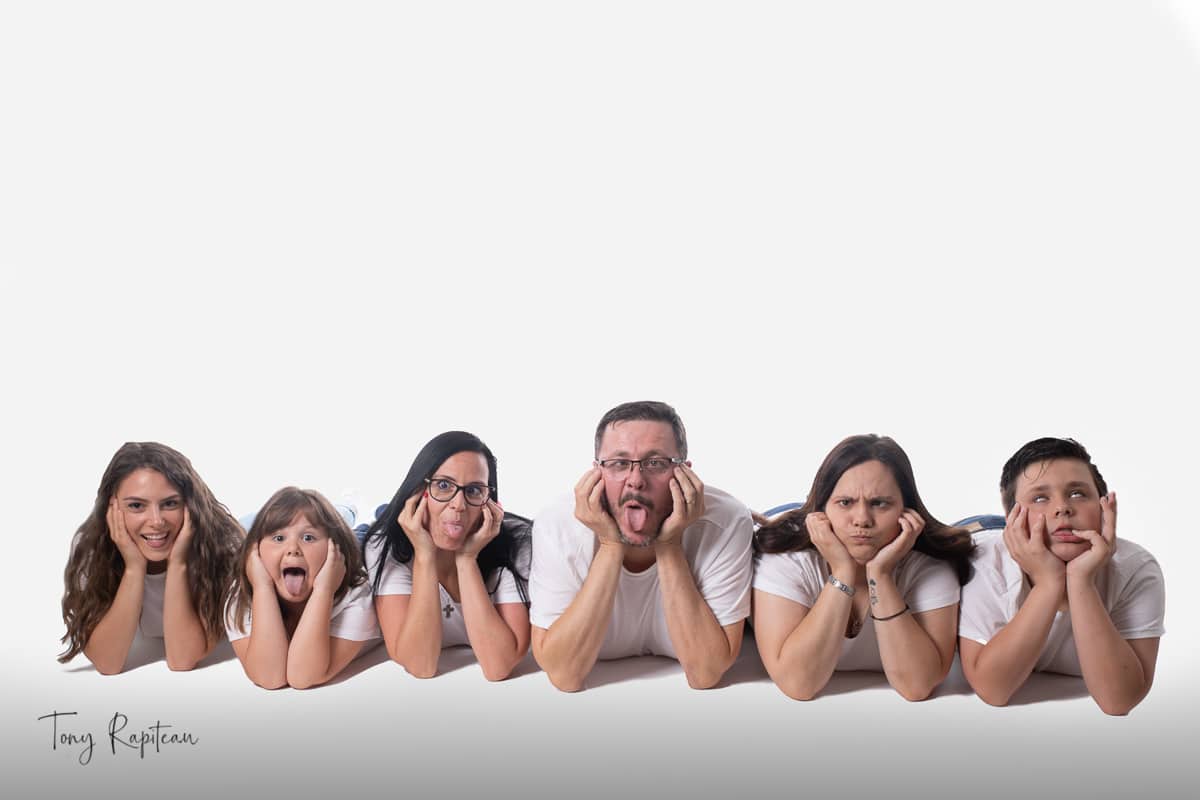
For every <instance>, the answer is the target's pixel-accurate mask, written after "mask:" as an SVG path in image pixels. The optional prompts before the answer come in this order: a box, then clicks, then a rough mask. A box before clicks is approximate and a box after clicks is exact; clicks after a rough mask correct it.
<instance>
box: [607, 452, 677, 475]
mask: <svg viewBox="0 0 1200 800" xmlns="http://www.w3.org/2000/svg"><path fill="white" fill-rule="evenodd" d="M682 463H684V461H683V459H682V458H668V457H667V456H651V457H650V458H603V459H600V460H599V461H597V462H596V464H597V466H599V467H600V469H602V470H604V472H605V474H606V475H610V476H611V477H614V478H622V477H624V476H626V475H628V474H629V471H630V470H632V469H633V465H634V464H637V465H638V468H639V469H640V470H641V471H642V474H643V475H662V474H663V473H664V472H667V471H668V470H671V469H674V468H675V467H677V466H678V465H680V464H682Z"/></svg>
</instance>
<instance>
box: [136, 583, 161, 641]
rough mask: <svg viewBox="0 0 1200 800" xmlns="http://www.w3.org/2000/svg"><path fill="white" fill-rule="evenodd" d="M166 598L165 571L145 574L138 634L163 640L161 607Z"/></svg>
mask: <svg viewBox="0 0 1200 800" xmlns="http://www.w3.org/2000/svg"><path fill="white" fill-rule="evenodd" d="M166 597H167V571H166V570H163V571H162V572H154V573H150V572H147V573H146V579H145V580H144V581H143V582H142V615H141V617H139V618H138V632H140V633H141V634H142V636H151V637H154V638H157V639H161V638H163V605H164V604H165V603H166Z"/></svg>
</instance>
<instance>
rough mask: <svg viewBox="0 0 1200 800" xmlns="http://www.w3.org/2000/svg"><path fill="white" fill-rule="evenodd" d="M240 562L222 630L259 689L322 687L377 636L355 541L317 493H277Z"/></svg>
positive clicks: (257, 521) (291, 489) (259, 518)
mask: <svg viewBox="0 0 1200 800" xmlns="http://www.w3.org/2000/svg"><path fill="white" fill-rule="evenodd" d="M242 563H243V564H245V570H244V571H243V573H242V575H241V576H240V577H239V578H238V579H237V581H236V583H234V585H233V586H232V587H231V590H230V596H229V601H228V615H227V618H226V631H227V633H228V634H229V641H230V643H232V645H233V652H234V653H236V654H237V657H238V658H239V659H240V660H241V662H242V667H243V668H244V669H245V670H246V675H247V677H249V678H250V680H252V681H254V682H255V683H256V684H258V685H259V686H262V687H263V688H264V689H278V688H280V687H282V686H292V687H294V688H297V689H307V688H309V687H311V686H318V685H320V684H322V683H325V682H327V681H329V680H330V679H332V678H333V677H334V676H336V675H337V674H338V673H339V672H341V671H342V670H343V669H345V668H346V666H347V665H348V664H349V663H350V662H351V661H352V660H353V659H354V657H355V656H356V655H358V653H359V651H360V650H361V649H362V647H363V643H364V642H366V641H367V640H369V639H374V638H377V637H378V636H379V629H378V625H377V624H376V622H375V609H374V608H373V607H372V605H371V589H370V587H369V586H368V585H367V582H366V581H367V574H366V571H365V570H364V569H363V565H362V557H361V556H360V554H359V550H358V542H357V540H356V539H355V538H354V534H352V533H351V532H350V527H349V526H348V525H347V524H346V521H345V520H344V519H343V518H342V516H341V515H340V514H338V512H337V511H336V510H335V509H334V508H333V506H332V505H330V503H329V501H328V500H326V499H325V498H324V497H322V496H321V495H320V494H318V493H317V492H313V491H307V490H303V489H297V488H296V487H294V486H288V487H286V488H283V489H280V490H279V491H278V492H276V493H275V494H274V495H273V496H272V497H271V499H270V500H268V501H267V504H266V505H265V506H263V508H262V510H261V511H259V512H258V515H257V516H256V517H255V519H254V523H253V524H252V525H251V526H250V531H249V533H248V534H247V535H246V541H245V543H244V545H243V546H242Z"/></svg>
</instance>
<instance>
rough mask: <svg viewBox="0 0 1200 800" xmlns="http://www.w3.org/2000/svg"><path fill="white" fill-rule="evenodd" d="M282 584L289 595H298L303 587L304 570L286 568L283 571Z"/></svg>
mask: <svg viewBox="0 0 1200 800" xmlns="http://www.w3.org/2000/svg"><path fill="white" fill-rule="evenodd" d="M283 586H284V588H285V589H287V590H288V594H290V595H299V594H300V592H301V590H303V589H304V570H299V569H288V570H284V573H283Z"/></svg>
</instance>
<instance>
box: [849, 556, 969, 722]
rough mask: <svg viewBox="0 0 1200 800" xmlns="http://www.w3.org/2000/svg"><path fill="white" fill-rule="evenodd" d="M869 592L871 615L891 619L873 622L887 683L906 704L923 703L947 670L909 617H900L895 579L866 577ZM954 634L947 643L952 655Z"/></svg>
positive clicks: (901, 599) (900, 598)
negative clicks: (917, 701) (907, 701)
mask: <svg viewBox="0 0 1200 800" xmlns="http://www.w3.org/2000/svg"><path fill="white" fill-rule="evenodd" d="M867 579H868V584H869V586H870V588H871V590H872V592H871V606H870V611H871V614H872V615H874V616H875V617H891V619H884V620H883V621H879V620H878V619H877V620H874V621H873V624H874V626H875V636H876V639H877V640H878V642H879V658H880V660H881V661H882V662H883V674H884V675H886V676H887V679H888V683H890V684H891V685H892V688H893V689H895V690H896V691H897V692H899V693H900V695H901V696H902V697H904V698H905V699H906V700H924V699H925V698H926V697H928V696H929V695H930V693H931V692H932V691H933V690H934V689H935V688H936V687H937V685H938V684H939V683H941V682H942V680H944V679H945V677H946V672H947V671H948V670H949V668H950V664H949V663H948V662H946V663H943V659H942V653H941V650H939V649H938V646H937V644H935V643H934V641H933V639H932V638H931V637H930V635H929V633H928V632H927V631H926V630H925V629H924V628H922V627H921V625H920V624H919V623H918V622H917V620H916V618H915V617H914V615H913V614H911V613H902V612H904V610H905V607H906V605H907V604H906V603H905V601H904V596H903V595H902V594H900V589H899V587H897V586H896V581H895V579H894V578H893V577H892V576H891V575H890V574H889V575H882V574H881V575H872V574H871V573H870V571H868V573H867ZM953 635H954V634H953V631H951V632H950V636H951V639H950V641H949V642H948V643H947V646H948V649H949V652H950V653H953V652H954V638H953Z"/></svg>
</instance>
